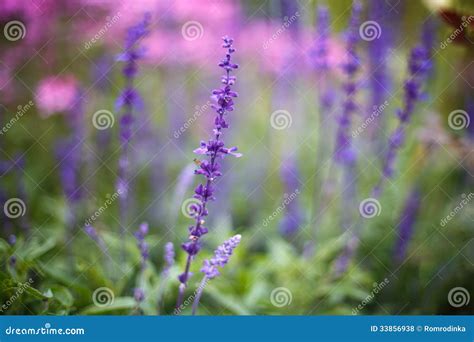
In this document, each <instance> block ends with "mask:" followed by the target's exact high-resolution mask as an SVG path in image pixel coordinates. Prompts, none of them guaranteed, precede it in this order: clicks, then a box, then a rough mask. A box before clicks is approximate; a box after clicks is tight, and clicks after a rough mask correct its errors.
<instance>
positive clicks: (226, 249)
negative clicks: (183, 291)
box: [193, 235, 241, 315]
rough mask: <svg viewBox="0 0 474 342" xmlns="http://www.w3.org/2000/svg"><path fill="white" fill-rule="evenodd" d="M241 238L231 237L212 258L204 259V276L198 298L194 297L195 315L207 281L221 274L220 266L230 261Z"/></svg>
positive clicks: (237, 236)
mask: <svg viewBox="0 0 474 342" xmlns="http://www.w3.org/2000/svg"><path fill="white" fill-rule="evenodd" d="M240 239H241V236H240V235H235V236H233V237H231V238H230V239H229V240H227V241H225V242H224V243H223V244H222V245H220V246H219V247H218V248H217V249H216V250H215V251H214V256H213V257H212V258H211V259H206V260H204V263H203V267H202V268H201V272H202V273H204V277H203V278H202V281H201V285H200V286H199V287H198V290H197V293H196V298H195V299H194V303H193V315H195V314H196V312H197V308H198V306H199V301H200V300H201V296H202V292H203V291H204V288H205V287H206V284H207V282H208V281H209V280H211V279H214V278H215V277H217V276H218V275H220V273H219V268H223V267H224V266H225V265H226V264H227V263H228V262H229V259H230V256H231V255H232V253H233V252H234V249H235V248H237V246H238V245H239V243H240Z"/></svg>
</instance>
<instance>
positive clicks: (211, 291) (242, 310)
mask: <svg viewBox="0 0 474 342" xmlns="http://www.w3.org/2000/svg"><path fill="white" fill-rule="evenodd" d="M205 291H206V292H204V295H207V296H209V297H212V299H214V300H215V301H216V302H218V303H219V304H221V305H222V306H224V307H226V308H227V309H229V310H230V311H232V312H233V313H234V314H236V315H251V314H252V313H251V312H250V311H249V310H248V309H247V308H246V307H244V306H243V305H241V304H239V302H240V300H239V299H238V298H236V297H233V296H231V295H227V294H223V293H222V292H220V291H219V290H217V289H216V288H215V287H213V286H210V285H208V286H207V287H206V290H205Z"/></svg>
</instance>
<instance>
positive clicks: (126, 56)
mask: <svg viewBox="0 0 474 342" xmlns="http://www.w3.org/2000/svg"><path fill="white" fill-rule="evenodd" d="M149 21H150V15H149V14H146V15H145V17H144V19H143V21H141V22H140V23H138V24H137V25H135V26H132V27H131V28H129V29H128V31H127V37H126V39H125V49H124V52H122V53H121V54H120V55H119V56H118V58H117V59H118V60H119V61H123V62H125V65H124V67H123V75H124V77H125V89H124V90H123V91H122V93H121V94H120V96H119V98H118V99H117V103H116V107H117V110H122V112H123V113H122V116H121V118H120V142H121V151H120V157H119V165H118V179H117V185H116V188H117V191H118V192H119V193H120V203H119V206H120V220H121V231H120V234H121V238H122V259H125V257H126V255H125V245H124V244H125V241H124V237H125V232H126V226H127V209H128V203H127V199H128V190H129V189H128V188H129V180H128V164H129V160H128V144H129V141H130V138H131V136H132V127H133V111H134V109H136V106H137V104H139V96H138V93H137V91H136V90H135V88H134V84H133V82H134V79H135V76H136V74H137V71H138V68H137V60H138V59H140V58H141V57H142V56H143V49H142V48H140V47H139V46H138V44H139V42H140V40H141V39H142V38H143V37H144V36H145V35H146V34H147V33H148V26H149Z"/></svg>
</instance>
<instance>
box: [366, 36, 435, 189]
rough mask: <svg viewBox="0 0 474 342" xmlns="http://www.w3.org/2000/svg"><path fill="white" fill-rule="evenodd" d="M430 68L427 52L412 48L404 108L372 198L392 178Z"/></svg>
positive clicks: (399, 112) (421, 48) (419, 47)
mask: <svg viewBox="0 0 474 342" xmlns="http://www.w3.org/2000/svg"><path fill="white" fill-rule="evenodd" d="M430 67H431V62H430V60H429V56H428V52H427V50H426V49H425V48H424V47H423V46H421V45H419V46H417V47H415V48H413V49H412V51H411V53H410V58H409V61H408V79H407V80H406V81H405V86H404V89H405V99H404V107H403V108H402V109H400V110H398V112H397V116H398V119H399V124H398V127H397V128H396V129H395V130H394V131H393V133H392V135H391V136H390V139H389V143H388V150H387V153H386V155H385V158H384V160H383V169H382V176H381V177H380V180H379V182H378V184H377V185H376V186H375V187H374V189H373V191H372V197H374V198H378V197H380V195H381V194H382V190H383V185H384V182H385V180H386V179H388V178H391V177H392V176H393V173H394V165H395V161H396V158H397V154H398V150H399V149H400V147H401V146H402V145H403V143H404V141H405V134H406V128H407V125H408V123H409V122H410V119H411V117H412V115H413V112H414V109H415V106H416V104H417V103H418V101H419V100H420V95H421V94H422V93H421V91H422V86H423V83H424V81H425V80H426V73H427V71H428V70H429V69H430Z"/></svg>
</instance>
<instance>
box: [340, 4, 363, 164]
mask: <svg viewBox="0 0 474 342" xmlns="http://www.w3.org/2000/svg"><path fill="white" fill-rule="evenodd" d="M361 11H362V5H361V3H360V2H359V1H356V2H354V6H353V8H352V16H351V22H350V24H349V30H348V32H347V38H346V44H347V46H346V49H347V51H346V52H347V61H346V62H345V64H344V65H343V71H344V74H345V75H346V77H347V81H346V84H345V85H344V92H345V95H346V99H345V101H344V105H343V111H342V114H341V116H340V117H339V121H338V123H339V126H338V131H337V136H336V149H335V159H336V161H338V162H341V163H343V164H344V163H345V164H352V163H353V162H354V161H355V158H356V156H355V151H354V150H353V148H352V143H351V136H350V134H349V130H350V127H351V123H352V114H353V113H354V112H355V110H356V108H357V105H356V103H355V100H354V97H355V94H356V90H357V84H356V80H355V76H356V74H357V71H358V70H359V64H360V61H359V56H358V55H357V51H356V46H357V44H358V42H359V40H360V35H359V22H360V14H361Z"/></svg>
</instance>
